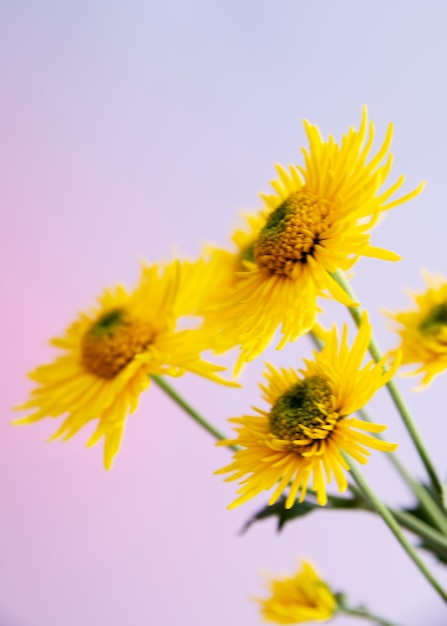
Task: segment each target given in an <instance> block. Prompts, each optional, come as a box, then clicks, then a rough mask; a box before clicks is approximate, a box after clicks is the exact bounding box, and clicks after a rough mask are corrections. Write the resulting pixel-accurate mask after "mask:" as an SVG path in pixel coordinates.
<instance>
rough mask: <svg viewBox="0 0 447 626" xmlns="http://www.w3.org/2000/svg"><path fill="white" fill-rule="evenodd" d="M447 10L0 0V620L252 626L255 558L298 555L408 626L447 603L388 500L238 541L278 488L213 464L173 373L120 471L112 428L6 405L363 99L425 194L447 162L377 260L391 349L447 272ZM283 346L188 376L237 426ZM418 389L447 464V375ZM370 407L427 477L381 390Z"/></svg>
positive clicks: (202, 398) (275, 566)
mask: <svg viewBox="0 0 447 626" xmlns="http://www.w3.org/2000/svg"><path fill="white" fill-rule="evenodd" d="M446 19H447V8H446V7H445V3H444V2H442V1H441V0H439V1H432V2H430V3H427V4H422V3H419V2H413V1H408V0H405V1H404V0H400V1H395V2H393V1H387V0H377V1H376V2H374V3H372V2H371V3H369V2H368V3H359V2H356V1H354V0H344V1H343V2H324V1H322V0H317V1H313V2H310V1H304V0H302V1H300V0H294V1H292V0H290V1H285V0H281V1H280V2H267V1H260V0H256V1H255V0H245V2H242V3H241V2H236V1H234V0H230V1H227V2H216V1H210V0H206V1H205V0H203V1H200V0H193V1H191V2H181V1H173V2H171V3H161V2H136V1H135V0H131V1H128V2H115V1H112V0H107V1H105V0H104V1H100V0H89V1H88V2H87V1H79V2H64V3H60V2H56V1H48V0H41V1H40V2H32V1H30V0H28V1H20V0H15V1H8V0H3V1H1V2H0V59H1V63H0V89H1V94H2V95H1V98H0V137H1V140H0V161H1V163H0V175H1V180H2V182H1V185H0V212H1V224H0V233H1V239H2V242H1V247H0V275H1V284H2V294H3V298H2V306H1V316H2V323H1V324H0V345H1V347H2V349H1V352H0V363H1V381H2V382H1V389H2V393H1V405H2V411H1V415H2V420H1V422H0V428H1V435H0V506H1V508H0V625H1V626H61V625H62V626H101V625H102V624H107V626H122V625H123V624H131V625H132V626H147V625H149V624H150V625H152V624H154V625H157V626H174V625H175V626H177V625H180V624H194V625H195V626H208V625H209V624H212V625H213V626H227V625H228V624H244V625H245V626H252V625H253V626H254V625H255V624H259V623H260V619H259V616H258V613H257V609H256V606H255V605H254V604H253V603H252V602H251V601H250V600H249V598H250V596H253V595H256V594H259V593H260V592H261V591H262V580H261V577H260V570H262V569H264V570H268V571H270V572H274V573H286V572H291V571H292V570H293V569H294V567H295V565H296V562H297V559H298V558H299V557H301V556H303V557H307V558H309V559H311V560H312V561H313V562H314V563H315V564H316V566H317V568H318V569H319V570H320V572H321V573H322V575H323V576H324V577H325V578H326V579H327V580H328V581H330V582H331V583H332V584H333V586H334V587H335V588H336V589H342V590H345V591H347V592H348V593H349V595H350V597H351V599H352V602H353V603H354V602H359V603H360V602H361V601H365V602H367V603H368V604H369V605H370V607H371V608H373V609H374V611H375V612H377V613H381V614H384V615H388V616H389V617H390V618H394V619H395V620H396V621H397V622H399V621H400V622H402V623H403V624H406V625H407V626H420V625H421V624H424V625H429V626H441V624H444V623H445V621H446V617H445V616H446V609H445V607H443V606H442V604H441V601H440V600H438V598H437V597H435V594H434V592H433V591H432V589H431V588H429V587H428V584H427V583H426V582H425V581H424V580H423V579H422V577H421V576H420V574H419V572H417V571H416V569H415V568H414V567H413V565H412V564H411V563H410V561H409V560H408V558H407V556H406V555H405V554H403V553H402V552H401V550H400V548H399V547H398V546H397V544H396V543H395V541H394V539H392V538H391V536H390V534H389V532H388V531H387V529H386V528H385V527H384V525H383V524H382V522H381V521H380V520H379V519H377V518H375V517H373V516H372V515H367V514H362V513H355V514H343V513H332V512H325V511H323V512H321V513H319V514H315V515H313V516H311V517H309V518H307V519H303V520H302V521H301V522H299V523H296V524H294V525H291V526H289V527H288V528H286V530H285V531H284V532H283V533H282V534H281V535H279V536H277V535H276V532H275V528H274V525H273V523H272V522H271V521H265V522H263V523H262V524H259V525H258V526H256V527H255V528H253V529H252V530H251V531H250V532H248V533H247V534H246V535H244V536H242V537H241V536H239V534H238V533H239V531H240V529H241V527H242V525H243V523H244V521H245V520H246V519H247V518H248V517H249V516H250V514H252V513H253V512H254V511H256V510H257V509H258V508H259V507H260V506H262V505H263V504H264V503H265V498H263V497H260V498H258V499H257V500H256V501H253V502H252V503H250V504H247V505H245V506H244V507H241V508H240V509H237V510H235V511H231V512H229V511H227V510H226V506H227V504H228V503H229V502H230V501H231V500H232V499H233V497H234V486H233V485H231V484H225V483H223V481H222V479H221V478H220V477H217V476H213V471H214V470H215V469H217V468H218V467H220V466H222V465H223V464H224V463H226V462H227V459H228V456H229V453H228V452H227V451H226V450H224V449H217V448H215V447H214V445H213V441H212V440H211V438H210V437H209V435H207V434H206V433H204V432H202V431H200V430H199V428H198V426H197V425H196V424H194V423H193V422H192V421H190V419H189V418H188V417H187V416H185V415H184V414H182V412H181V411H180V410H179V409H177V408H176V407H175V406H174V405H173V404H172V402H171V400H170V399H169V398H166V397H164V396H163V395H162V393H161V392H160V391H159V390H158V389H156V388H153V389H150V390H149V391H148V392H147V393H146V394H145V395H144V396H143V397H142V400H141V404H140V408H139V410H138V412H137V413H136V414H135V415H133V416H132V417H131V418H130V419H129V421H128V425H127V429H126V434H125V439H124V445H123V449H122V451H121V453H120V455H119V456H118V458H117V461H116V463H115V467H114V469H113V470H112V471H111V472H106V471H105V470H104V469H103V466H102V449H101V446H100V445H99V446H97V447H95V448H93V449H87V448H85V445H84V444H85V442H86V441H87V439H88V434H89V432H90V431H89V430H88V429H86V430H85V432H81V433H80V434H79V435H78V436H76V437H75V438H73V439H72V440H70V441H69V442H67V443H61V442H54V443H47V442H46V441H45V440H46V439H47V438H48V437H49V436H50V435H51V434H52V433H53V432H54V430H55V428H56V423H55V422H54V421H52V420H47V421H44V422H41V423H39V424H36V425H34V426H29V427H22V428H13V427H11V426H10V425H9V422H10V420H11V418H12V412H11V407H12V406H13V405H15V404H18V403H20V402H22V401H23V400H24V398H25V397H26V395H27V393H28V391H29V389H30V384H29V382H28V381H27V380H26V378H25V374H26V372H27V371H29V370H30V369H32V368H33V367H34V366H35V365H37V364H39V363H40V362H43V361H45V360H47V359H49V358H51V355H52V354H53V353H52V351H51V349H50V348H49V347H48V346H47V340H48V338H50V337H51V336H54V335H55V334H58V333H60V332H61V330H62V329H63V328H65V326H66V325H67V324H68V323H69V322H71V320H72V319H73V317H74V316H75V315H76V313H77V312H78V311H79V310H81V309H83V308H85V307H86V306H87V307H88V306H89V305H90V304H91V303H92V302H93V300H94V298H95V296H96V295H97V294H98V293H99V292H100V291H101V290H102V288H103V287H104V286H106V285H112V284H114V283H115V282H117V281H123V282H126V283H128V284H132V283H133V281H135V279H136V277H137V273H138V262H139V259H141V258H142V257H144V258H146V259H147V260H149V261H157V260H162V259H170V258H172V257H173V256H174V255H175V254H178V253H179V254H181V255H189V256H190V257H193V256H194V255H197V254H198V252H199V250H200V248H201V245H202V244H203V243H204V242H210V241H212V242H215V243H218V244H221V245H226V244H227V242H228V238H229V235H230V233H231V230H232V228H233V227H234V226H235V225H236V224H237V219H238V212H239V211H241V210H244V209H252V210H255V209H257V208H258V207H259V206H260V201H259V199H258V197H257V193H258V192H259V191H262V190H267V189H268V182H269V180H270V179H271V178H272V177H273V176H274V170H273V163H274V162H276V161H278V162H281V163H283V164H287V163H291V162H300V158H301V157H300V153H299V148H300V146H302V145H303V144H304V142H305V137H304V132H303V127H302V123H301V121H302V119H303V118H307V119H309V120H310V121H312V122H314V123H317V124H318V125H319V126H320V128H321V130H322V132H323V133H324V134H325V135H327V134H328V133H329V132H332V133H334V134H335V136H336V137H340V135H341V133H342V132H345V131H346V130H347V128H348V126H349V125H350V124H358V123H359V120H360V115H361V106H362V104H364V103H366V104H368V107H369V112H370V116H371V118H372V119H373V120H374V121H375V122H376V125H377V133H378V140H380V138H381V137H383V135H384V133H385V129H386V124H387V123H388V122H389V121H394V122H395V138H394V143H393V151H394V153H395V164H394V168H393V172H394V175H395V177H397V176H398V175H399V174H400V173H405V175H406V177H407V182H406V187H405V188H406V189H407V190H410V189H412V188H414V187H415V186H416V185H418V184H419V182H420V181H421V180H426V181H427V186H426V189H425V191H424V192H423V194H421V196H420V197H419V198H417V199H415V200H413V201H412V202H411V203H409V204H407V205H404V206H402V207H399V208H396V209H395V210H393V211H392V212H391V213H390V214H389V215H388V216H387V218H386V220H385V221H384V222H383V223H381V224H380V226H379V227H378V228H377V229H376V230H375V231H374V234H373V243H374V244H375V245H379V246H383V247H386V248H390V249H392V250H395V251H397V252H399V253H400V254H401V255H402V257H403V260H402V261H400V262H399V263H396V264H390V263H385V262H380V261H376V260H364V261H361V262H360V263H359V264H358V265H357V266H356V275H355V281H354V284H355V287H356V289H357V291H358V293H359V295H360V298H361V300H362V301H363V302H364V304H365V305H366V306H367V307H368V308H369V309H370V312H371V318H372V320H373V322H374V324H375V325H376V327H377V334H378V336H379V339H380V341H381V342H382V344H383V345H384V346H385V347H391V346H392V345H393V342H394V338H393V336H392V335H391V333H389V331H387V330H386V324H385V322H384V319H383V317H382V315H381V314H380V307H382V306H386V307H388V308H391V309H392V308H399V307H404V306H406V305H407V302H408V301H407V299H406V296H405V295H404V293H403V290H404V288H405V287H413V288H419V289H420V288H421V287H422V280H421V278H420V275H419V271H420V269H421V268H422V267H427V268H430V269H431V270H433V271H443V272H444V273H447V260H446V255H445V233H446V227H447V218H446V211H445V167H446V156H445V144H446V140H447V122H446V116H445V111H446V109H447V92H446V87H445V81H444V74H445V58H446V45H447V44H446V40H445V33H444V30H445V29H444V24H445V20H446ZM330 311H331V313H332V315H333V316H335V317H336V318H337V319H338V320H339V321H342V320H344V319H346V313H345V312H344V311H343V310H342V308H341V306H332V307H330ZM309 353H310V344H309V342H308V340H306V339H305V338H303V339H301V340H300V341H299V342H297V343H296V344H293V345H291V346H289V347H287V349H285V350H284V351H282V352H280V353H277V352H275V351H274V350H271V351H269V353H268V354H267V355H266V358H269V359H271V360H274V361H275V362H276V363H278V364H284V365H287V366H289V365H297V366H298V365H299V363H300V360H301V358H302V357H303V356H304V355H309ZM263 360H264V359H259V360H258V361H256V362H254V363H253V364H251V365H250V366H249V367H247V368H246V370H245V373H244V376H243V378H242V383H243V388H242V389H240V390H232V389H226V388H223V387H218V386H217V385H214V384H213V383H210V382H206V381H203V380H199V379H197V378H195V377H193V376H192V375H190V376H185V377H184V378H183V379H181V380H179V381H178V382H177V383H176V384H177V386H178V388H179V389H180V390H181V391H182V392H183V393H184V395H185V396H186V397H187V398H188V399H189V400H190V401H191V402H192V403H193V404H194V405H195V406H196V407H197V408H198V409H199V410H200V411H201V412H203V413H204V414H205V415H207V416H208V417H209V419H210V420H212V421H214V422H215V423H216V424H217V425H218V426H219V427H220V428H221V429H222V430H226V431H228V426H227V425H226V418H227V417H230V416H234V415H238V414H242V413H244V412H246V411H247V410H248V408H249V407H250V406H251V405H252V404H256V403H257V402H258V390H257V382H258V380H259V378H260V373H261V371H262V367H263V365H262V361H263ZM225 362H227V363H230V362H231V359H229V358H227V359H226V361H225ZM413 384H414V383H413V381H406V380H404V381H403V383H402V385H403V389H404V390H405V393H406V395H407V397H408V398H409V399H410V401H411V403H412V405H413V407H414V411H415V413H416V415H417V420H418V423H419V426H420V430H421V431H422V433H423V436H424V438H425V439H426V441H427V444H428V446H429V448H430V451H431V453H432V455H433V457H434V459H435V461H436V463H437V465H438V467H439V469H440V471H441V473H442V475H443V476H444V477H445V475H446V470H447V462H446V457H445V438H446V434H447V426H446V415H445V405H446V400H445V398H446V378H445V377H444V378H439V379H438V380H437V381H435V383H434V384H433V385H432V387H431V388H430V389H429V390H428V391H427V392H425V393H424V394H419V395H416V394H413V393H412V392H411V388H412V386H413ZM371 410H372V412H373V414H374V416H375V417H376V419H377V420H378V421H383V422H386V423H388V424H389V430H388V433H387V434H388V438H389V440H391V441H398V442H399V443H400V449H401V455H402V456H403V457H404V458H405V460H406V461H407V462H408V463H409V464H410V465H412V467H414V468H415V471H416V472H417V474H418V475H419V476H421V477H422V476H423V471H422V469H421V467H420V465H419V463H418V461H417V459H416V457H415V455H414V453H413V452H412V449H411V446H410V444H409V441H408V438H407V436H406V434H405V432H404V430H403V428H402V426H401V425H400V422H399V419H398V417H397V415H396V413H395V411H394V409H393V407H392V406H391V404H390V402H389V399H388V398H387V396H386V394H385V393H380V394H379V395H378V397H377V398H375V399H374V401H373V403H372V408H371ZM383 457H384V455H380V454H378V453H376V454H374V455H373V457H372V459H371V462H370V463H369V465H368V466H367V468H366V475H367V477H368V479H369V480H370V481H371V482H372V483H373V484H374V486H375V487H376V488H377V490H378V491H379V492H380V493H381V494H382V495H383V497H384V498H385V499H386V500H387V501H388V502H390V503H397V504H404V503H410V502H411V498H410V496H409V494H408V493H407V492H406V491H405V490H404V488H403V487H402V486H401V484H400V482H399V481H398V479H397V478H395V477H394V475H393V473H392V470H391V466H389V465H388V464H387V461H386V459H385V458H383ZM427 559H428V557H427ZM428 560H429V559H428ZM430 563H431V561H430ZM434 567H435V566H434ZM437 573H438V576H439V578H440V580H442V581H443V582H444V584H446V585H447V575H446V572H445V570H444V571H443V570H439V571H438V572H437ZM336 623H337V624H339V625H340V626H344V625H345V624H346V625H347V624H351V625H352V626H354V625H355V624H357V621H356V620H355V619H349V620H348V619H340V620H338V622H336ZM358 623H359V624H360V623H361V622H358Z"/></svg>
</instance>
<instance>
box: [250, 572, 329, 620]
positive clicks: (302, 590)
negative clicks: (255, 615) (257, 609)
mask: <svg viewBox="0 0 447 626" xmlns="http://www.w3.org/2000/svg"><path fill="white" fill-rule="evenodd" d="M255 601H256V602H259V604H260V605H261V614H262V617H263V618H264V620H265V621H266V622H273V623H274V624H303V623H305V622H325V621H327V620H329V619H331V618H332V617H333V616H334V615H335V613H336V612H337V609H338V605H337V600H336V598H335V596H334V594H333V592H332V591H331V589H330V587H329V586H328V585H327V584H326V583H325V582H324V581H323V580H322V579H321V578H320V577H319V575H318V574H317V572H316V571H315V569H314V568H313V567H312V565H311V564H310V563H308V562H307V561H303V562H302V563H301V569H300V570H299V571H298V572H297V573H296V574H295V575H294V576H290V577H287V578H280V579H274V580H272V581H271V582H270V596H269V597H268V598H255Z"/></svg>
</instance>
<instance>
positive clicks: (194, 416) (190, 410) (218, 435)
mask: <svg viewBox="0 0 447 626" xmlns="http://www.w3.org/2000/svg"><path fill="white" fill-rule="evenodd" d="M151 379H152V380H153V381H154V383H155V384H156V385H158V386H159V387H160V389H163V391H164V392H165V393H166V394H167V395H168V396H169V397H170V398H171V399H172V400H174V402H176V403H177V404H178V405H179V406H180V407H181V408H182V409H183V410H184V411H185V412H186V413H188V415H189V416H190V417H192V419H193V420H195V421H196V422H197V423H198V424H200V426H202V428H204V429H205V430H207V431H208V432H209V433H210V434H211V435H212V436H213V437H214V438H215V439H217V440H218V441H225V440H226V439H228V437H225V435H224V434H223V433H221V432H220V431H219V430H217V428H214V426H213V425H212V424H210V423H209V422H208V421H207V420H206V419H205V418H204V417H202V416H201V415H200V414H199V413H197V411H196V410H195V409H193V407H192V406H191V405H190V404H188V402H186V400H184V399H183V398H182V396H181V395H180V394H178V393H177V392H176V391H175V389H174V388H173V387H171V385H170V384H169V383H167V382H166V380H165V379H164V378H162V377H161V376H154V375H152V376H151ZM227 448H229V449H230V450H232V451H233V452H237V450H238V448H237V447H236V446H231V445H227Z"/></svg>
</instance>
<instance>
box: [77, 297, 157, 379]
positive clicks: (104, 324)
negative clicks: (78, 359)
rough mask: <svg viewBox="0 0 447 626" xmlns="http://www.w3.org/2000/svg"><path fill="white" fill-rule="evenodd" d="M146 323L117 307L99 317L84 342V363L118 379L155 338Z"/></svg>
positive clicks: (93, 371)
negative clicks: (125, 368) (119, 374)
mask: <svg viewBox="0 0 447 626" xmlns="http://www.w3.org/2000/svg"><path fill="white" fill-rule="evenodd" d="M153 335H154V332H153V329H152V328H151V327H150V325H149V324H147V323H146V322H142V321H141V320H137V319H134V318H132V317H130V316H129V315H128V314H127V313H126V311H124V310H122V309H113V310H112V311H108V312H107V313H105V314H104V315H102V316H101V317H100V318H99V319H97V320H96V321H95V322H94V323H93V325H92V326H91V328H90V330H89V331H88V332H87V333H86V334H85V336H84V338H83V341H82V350H81V354H82V364H83V366H84V367H85V369H86V370H87V371H89V372H90V373H91V374H95V375H96V376H99V377H100V378H106V379H107V380H110V379H111V378H114V377H115V376H116V375H117V374H118V373H119V372H120V371H121V370H122V369H123V368H124V367H125V366H126V365H127V364H128V363H130V362H131V361H132V360H133V359H134V357H135V356H136V355H137V354H140V353H141V352H144V351H145V350H146V349H147V347H148V345H149V344H150V343H151V341H152V339H153Z"/></svg>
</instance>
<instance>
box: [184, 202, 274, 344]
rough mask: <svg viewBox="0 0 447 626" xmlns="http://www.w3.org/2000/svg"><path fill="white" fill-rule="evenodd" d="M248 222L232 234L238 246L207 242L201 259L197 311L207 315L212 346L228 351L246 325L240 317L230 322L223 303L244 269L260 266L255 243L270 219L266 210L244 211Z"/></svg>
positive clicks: (206, 322)
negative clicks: (238, 322)
mask: <svg viewBox="0 0 447 626" xmlns="http://www.w3.org/2000/svg"><path fill="white" fill-rule="evenodd" d="M242 217H243V219H244V222H245V223H244V225H243V226H241V227H239V228H237V229H236V230H235V232H234V233H233V236H232V241H233V243H234V246H235V250H233V251H229V250H225V249H223V248H218V247H215V246H206V248H205V250H204V254H203V256H202V259H201V262H202V263H203V266H202V284H203V285H206V288H204V289H203V290H202V294H203V296H204V297H203V300H202V302H200V303H199V306H198V308H197V309H196V312H197V314H198V315H201V316H203V318H204V324H203V328H204V329H206V330H209V331H210V334H211V333H212V346H211V347H212V349H213V350H214V351H215V352H224V351H226V350H229V349H230V348H233V347H234V346H236V345H238V344H239V343H240V342H241V333H242V329H240V328H239V326H238V324H237V323H236V320H233V321H232V322H231V323H226V322H225V320H223V319H222V313H221V308H222V303H225V302H227V300H228V298H229V297H230V296H231V295H232V294H233V292H234V290H235V288H236V286H237V285H238V284H239V282H240V274H241V272H242V273H243V272H245V271H247V270H250V269H254V268H255V267H256V265H255V263H254V257H253V246H254V243H255V241H256V239H257V237H258V236H259V233H260V231H261V229H262V227H263V226H264V224H265V222H266V214H265V213H262V212H260V213H253V214H248V213H246V214H244V215H243V216H242Z"/></svg>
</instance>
